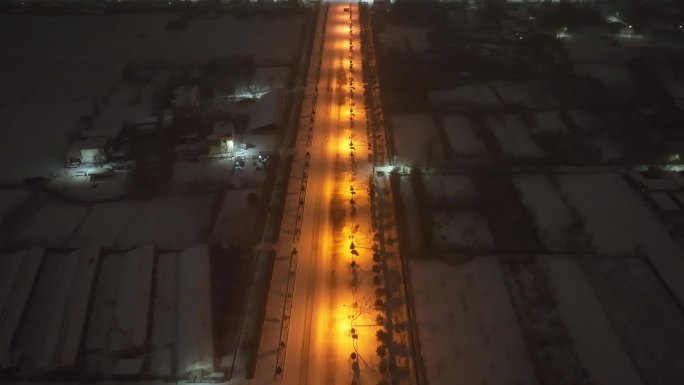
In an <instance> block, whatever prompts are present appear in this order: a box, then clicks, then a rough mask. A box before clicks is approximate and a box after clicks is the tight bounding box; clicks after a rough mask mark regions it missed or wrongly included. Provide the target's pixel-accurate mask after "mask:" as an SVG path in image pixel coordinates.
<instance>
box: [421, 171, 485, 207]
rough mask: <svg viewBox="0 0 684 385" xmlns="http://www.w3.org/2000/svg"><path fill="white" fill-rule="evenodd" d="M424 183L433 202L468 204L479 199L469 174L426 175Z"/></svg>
mask: <svg viewBox="0 0 684 385" xmlns="http://www.w3.org/2000/svg"><path fill="white" fill-rule="evenodd" d="M423 184H424V185H425V192H426V194H427V198H428V200H429V201H430V203H431V204H456V205H467V204H472V203H473V202H475V201H476V200H477V197H476V192H475V186H474V185H473V180H472V179H471V178H470V176H467V175H424V176H423Z"/></svg>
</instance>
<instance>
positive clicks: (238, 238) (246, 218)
mask: <svg viewBox="0 0 684 385" xmlns="http://www.w3.org/2000/svg"><path fill="white" fill-rule="evenodd" d="M251 193H254V194H257V197H258V199H263V198H262V197H261V196H259V195H260V191H259V189H242V190H228V191H226V192H225V193H224V194H223V201H222V202H221V208H220V211H219V214H218V215H217V216H216V223H215V224H214V227H213V229H214V230H213V234H212V239H213V240H215V241H220V242H221V244H222V245H224V246H226V247H231V246H234V247H240V246H248V245H250V244H251V242H253V241H255V240H256V234H255V233H256V230H257V220H258V219H259V218H258V216H257V211H256V208H255V207H250V206H249V204H248V198H249V194H251Z"/></svg>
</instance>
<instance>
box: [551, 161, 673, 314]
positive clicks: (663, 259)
mask: <svg viewBox="0 0 684 385" xmlns="http://www.w3.org/2000/svg"><path fill="white" fill-rule="evenodd" d="M559 179H560V185H561V193H562V194H567V196H568V199H569V201H570V204H571V205H573V206H574V207H576V208H577V210H578V211H579V213H580V214H581V215H582V216H583V217H584V218H585V219H586V226H585V232H586V233H587V234H588V235H590V236H591V237H592V238H593V240H594V245H595V246H596V251H597V252H598V253H599V254H603V255H637V256H646V257H647V258H648V259H649V260H650V261H651V263H652V264H653V266H654V268H655V270H656V271H657V272H658V274H659V275H660V277H661V278H662V279H663V281H664V282H665V284H666V285H667V286H668V287H669V288H670V289H671V290H672V292H673V294H674V295H675V297H676V298H677V299H678V300H679V302H680V304H681V303H684V281H682V279H681V277H682V276H684V251H683V250H682V249H681V247H680V246H679V245H678V244H677V243H676V242H675V241H674V240H673V239H672V238H671V237H670V236H669V234H668V232H667V229H666V228H665V227H664V226H663V224H662V223H660V221H659V220H658V219H657V218H656V217H655V215H654V214H653V213H652V212H651V211H650V210H649V209H648V207H647V206H646V205H645V202H644V201H643V200H642V199H641V198H640V197H639V196H638V195H637V193H636V192H635V191H634V190H633V189H632V187H630V186H629V185H628V184H627V182H626V181H625V180H624V179H623V177H622V176H621V175H620V174H613V173H605V174H569V175H561V176H560V177H559Z"/></svg>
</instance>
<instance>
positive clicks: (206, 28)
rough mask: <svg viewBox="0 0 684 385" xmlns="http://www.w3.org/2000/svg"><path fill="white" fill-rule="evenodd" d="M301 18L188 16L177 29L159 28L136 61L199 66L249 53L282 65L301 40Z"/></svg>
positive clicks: (302, 23) (259, 59)
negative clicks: (225, 57) (212, 17)
mask: <svg viewBox="0 0 684 385" xmlns="http://www.w3.org/2000/svg"><path fill="white" fill-rule="evenodd" d="M304 20H305V18H304V17H303V16H299V15H296V16H291V17H288V18H280V19H266V18H257V17H251V18H236V17H233V16H225V15H224V16H221V17H218V18H215V19H191V20H189V21H188V22H187V26H186V27H185V28H184V29H182V30H180V31H166V30H164V31H162V32H161V33H160V34H159V36H158V37H157V38H156V39H155V40H154V42H152V44H151V45H150V47H148V48H147V49H145V52H144V53H142V55H141V56H139V57H138V58H137V59H136V62H141V63H168V64H173V65H201V64H204V63H206V62H207V61H209V60H211V59H213V58H215V57H221V56H231V55H250V56H252V57H253V58H254V60H255V61H256V62H257V63H258V64H286V63H290V62H291V61H292V60H293V54H294V52H295V50H296V48H297V46H298V44H300V43H301V40H300V37H301V32H302V29H303V28H304ZM274 37H277V38H274Z"/></svg>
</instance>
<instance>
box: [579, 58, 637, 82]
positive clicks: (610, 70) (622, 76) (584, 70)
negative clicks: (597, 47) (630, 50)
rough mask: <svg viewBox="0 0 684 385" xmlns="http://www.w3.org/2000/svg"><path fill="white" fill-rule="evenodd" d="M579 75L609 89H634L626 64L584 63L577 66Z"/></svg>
mask: <svg viewBox="0 0 684 385" xmlns="http://www.w3.org/2000/svg"><path fill="white" fill-rule="evenodd" d="M577 73H579V74H581V75H585V76H590V77H592V78H594V79H596V80H598V81H599V82H601V83H602V84H603V85H605V86H607V87H623V88H627V87H632V86H634V84H633V82H632V77H631V75H630V74H629V72H628V71H627V68H626V67H625V65H624V64H612V63H583V64H580V65H578V66H577Z"/></svg>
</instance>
